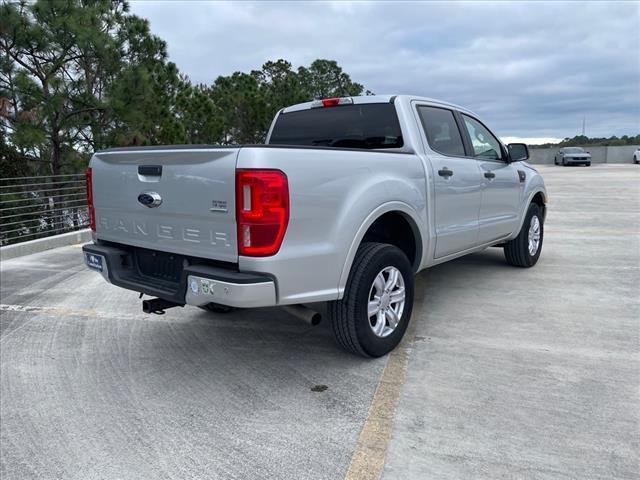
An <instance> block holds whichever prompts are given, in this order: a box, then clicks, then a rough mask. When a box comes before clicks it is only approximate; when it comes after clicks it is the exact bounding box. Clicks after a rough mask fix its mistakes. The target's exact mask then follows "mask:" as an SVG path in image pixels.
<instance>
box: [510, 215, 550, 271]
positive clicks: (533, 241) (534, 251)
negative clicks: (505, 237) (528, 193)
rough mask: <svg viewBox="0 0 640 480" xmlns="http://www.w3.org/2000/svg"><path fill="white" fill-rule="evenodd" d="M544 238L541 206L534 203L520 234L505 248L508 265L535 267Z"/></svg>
mask: <svg viewBox="0 0 640 480" xmlns="http://www.w3.org/2000/svg"><path fill="white" fill-rule="evenodd" d="M543 238H544V224H543V223H542V210H541V209H540V206H538V205H537V204H535V203H532V204H531V205H529V209H528V210H527V215H526V216H525V219H524V222H523V223H522V228H521V229H520V233H519V234H518V236H517V237H516V238H514V239H513V240H511V241H509V242H507V243H506V244H505V246H504V256H505V258H506V260H507V263H508V264H509V265H514V266H516V267H525V268H526V267H533V266H534V265H535V264H536V263H537V262H538V258H540V252H541V251H542V240H543Z"/></svg>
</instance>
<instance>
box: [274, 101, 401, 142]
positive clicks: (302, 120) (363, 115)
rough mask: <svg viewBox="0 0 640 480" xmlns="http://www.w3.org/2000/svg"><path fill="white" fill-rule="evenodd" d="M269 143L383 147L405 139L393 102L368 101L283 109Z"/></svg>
mask: <svg viewBox="0 0 640 480" xmlns="http://www.w3.org/2000/svg"><path fill="white" fill-rule="evenodd" d="M269 144H272V145H306V146H313V147H342V148H367V149H382V148H400V147H402V145H403V141H402V132H401V131H400V123H399V122H398V115H397V113H396V109H395V107H394V106H393V104H391V103H367V104H362V105H340V106H337V107H324V108H312V109H310V110H299V111H297V112H289V113H283V114H281V115H279V116H278V119H277V120H276V124H275V126H274V128H273V131H272V132H271V138H270V140H269Z"/></svg>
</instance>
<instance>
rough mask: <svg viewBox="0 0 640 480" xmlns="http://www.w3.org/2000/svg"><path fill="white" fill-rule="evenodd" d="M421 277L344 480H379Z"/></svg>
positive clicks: (411, 337)
mask: <svg viewBox="0 0 640 480" xmlns="http://www.w3.org/2000/svg"><path fill="white" fill-rule="evenodd" d="M421 277H423V279H422V282H417V281H416V284H417V285H416V292H415V298H416V299H417V300H416V302H415V306H414V311H413V314H412V318H413V321H412V322H411V323H410V324H409V327H408V329H407V332H406V333H405V336H404V339H403V340H402V342H401V343H400V345H398V346H397V347H396V349H395V350H393V351H392V352H391V353H390V354H389V357H388V359H387V364H386V365H385V367H384V370H383V371H382V375H381V377H380V380H379V381H378V386H377V387H376V393H375V394H374V395H373V401H372V402H371V407H370V408H369V413H368V414H367V418H366V420H365V422H364V426H363V427H362V430H361V431H360V436H359V437H358V443H357V445H356V450H355V452H354V453H353V456H352V457H351V463H350V465H349V469H348V470H347V474H346V475H345V480H378V479H379V478H380V477H381V476H382V472H383V470H384V464H385V460H386V457H387V448H388V446H389V440H390V439H391V432H392V430H393V422H394V421H395V416H396V408H397V406H398V401H399V400H400V394H401V392H402V386H403V385H404V382H405V379H406V373H407V365H408V363H409V351H410V347H411V344H412V343H413V341H414V340H416V337H415V336H414V333H413V332H414V330H415V322H416V321H417V320H418V319H419V318H421V317H422V315H421V313H420V308H419V299H420V298H422V291H419V290H422V289H421V288H419V286H418V283H423V282H424V275H421Z"/></svg>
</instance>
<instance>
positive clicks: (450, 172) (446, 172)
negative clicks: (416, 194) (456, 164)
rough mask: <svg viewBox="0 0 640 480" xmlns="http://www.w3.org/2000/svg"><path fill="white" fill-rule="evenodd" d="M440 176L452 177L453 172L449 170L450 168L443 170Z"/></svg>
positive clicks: (439, 173)
mask: <svg viewBox="0 0 640 480" xmlns="http://www.w3.org/2000/svg"><path fill="white" fill-rule="evenodd" d="M438 175H440V176H441V177H450V176H451V175H453V170H449V169H448V168H446V167H445V168H443V169H442V170H438Z"/></svg>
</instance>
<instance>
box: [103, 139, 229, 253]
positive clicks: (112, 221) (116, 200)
mask: <svg viewBox="0 0 640 480" xmlns="http://www.w3.org/2000/svg"><path fill="white" fill-rule="evenodd" d="M238 151H239V148H226V147H211V148H206V147H198V148H190V147H170V148H161V147H159V148H149V147H147V148H132V149H114V150H107V151H104V152H99V153H96V154H95V155H94V157H93V158H92V160H91V164H90V167H91V169H92V176H93V198H94V205H95V212H96V235H97V238H98V239H99V240H108V241H112V242H118V243H122V244H126V245H134V246H137V247H143V248H148V249H152V250H161V251H164V252H173V253H179V254H184V255H190V256H195V257H202V258H208V259H212V260H220V261H226V262H237V261H238V249H237V242H236V221H235V169H236V159H237V155H238Z"/></svg>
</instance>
